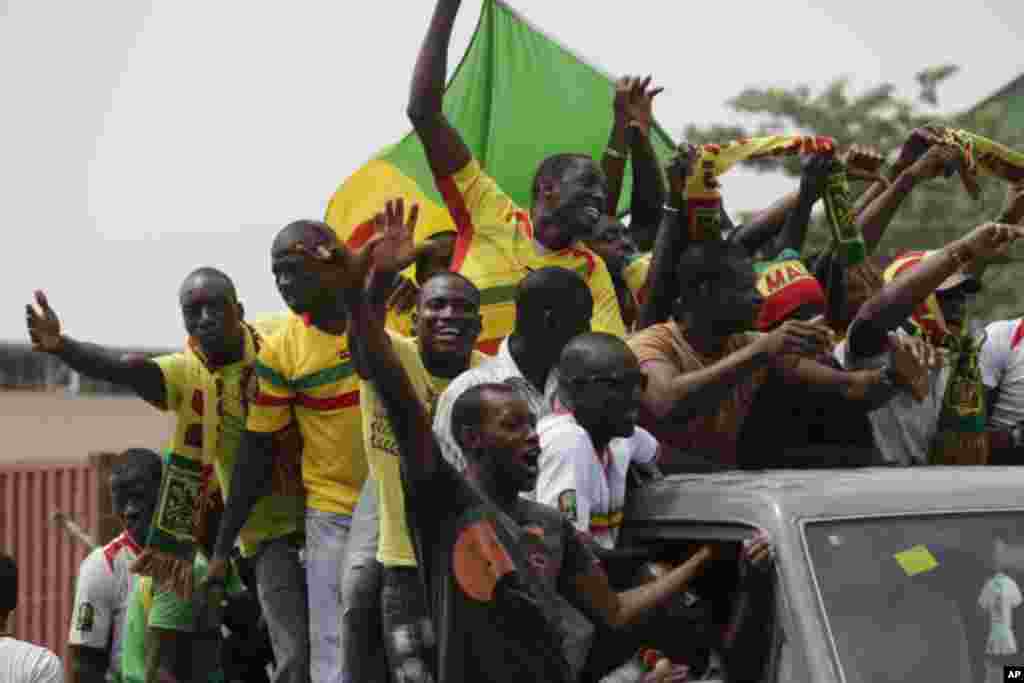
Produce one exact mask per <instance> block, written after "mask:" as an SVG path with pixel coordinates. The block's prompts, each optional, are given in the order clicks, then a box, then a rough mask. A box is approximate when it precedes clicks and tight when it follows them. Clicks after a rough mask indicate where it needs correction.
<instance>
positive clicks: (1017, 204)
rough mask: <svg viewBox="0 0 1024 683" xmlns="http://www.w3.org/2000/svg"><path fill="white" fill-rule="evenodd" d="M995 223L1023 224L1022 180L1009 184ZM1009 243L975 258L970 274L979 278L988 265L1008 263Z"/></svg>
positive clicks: (1023, 190)
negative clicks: (998, 250)
mask: <svg viewBox="0 0 1024 683" xmlns="http://www.w3.org/2000/svg"><path fill="white" fill-rule="evenodd" d="M996 223H1006V224H1007V225H1024V182H1022V183H1017V184H1016V185H1010V186H1009V187H1007V191H1006V205H1005V206H1004V207H1003V210H1002V211H1001V212H1000V213H999V217H998V218H996ZM1008 250H1009V245H1006V248H1005V249H1003V250H1001V251H1000V252H999V253H997V254H993V255H992V256H991V257H989V258H985V259H975V260H974V262H973V263H972V264H971V274H972V275H973V276H974V277H975V278H977V279H978V280H981V279H982V277H984V275H985V271H986V270H988V267H989V266H992V265H997V264H1006V263H1010V259H1009V254H1008Z"/></svg>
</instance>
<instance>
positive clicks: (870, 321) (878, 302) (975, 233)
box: [835, 223, 1024, 465]
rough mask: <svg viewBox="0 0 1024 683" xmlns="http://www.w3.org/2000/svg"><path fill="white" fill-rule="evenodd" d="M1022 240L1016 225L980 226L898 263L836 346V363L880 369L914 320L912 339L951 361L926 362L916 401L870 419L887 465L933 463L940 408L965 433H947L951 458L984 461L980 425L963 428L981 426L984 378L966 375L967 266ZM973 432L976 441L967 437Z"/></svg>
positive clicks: (911, 398)
mask: <svg viewBox="0 0 1024 683" xmlns="http://www.w3.org/2000/svg"><path fill="white" fill-rule="evenodd" d="M1022 236H1024V228H1022V227H1020V226H1015V225H1006V224H1002V223H986V224H984V225H981V226H978V227H977V228H975V229H974V230H972V231H971V232H970V233H968V234H967V235H965V236H964V237H960V238H958V239H955V240H953V241H951V242H949V243H948V244H946V245H945V246H944V247H942V248H941V249H938V250H936V251H934V252H930V253H921V252H917V253H913V254H910V255H907V256H905V257H903V258H902V259H899V260H897V262H895V263H894V264H893V265H892V266H890V268H889V269H888V274H889V276H890V277H889V282H888V283H887V284H886V286H885V288H884V289H882V291H880V292H879V293H878V294H876V295H875V296H874V297H873V298H871V299H870V300H869V301H868V302H867V303H865V304H864V306H863V307H862V308H861V309H860V312H859V313H858V314H857V317H856V318H855V319H854V321H853V324H852V325H850V333H849V336H848V338H847V339H846V341H844V342H843V343H842V344H840V345H839V346H838V347H837V348H836V352H835V353H836V358H838V359H839V360H840V362H842V363H843V365H844V366H845V367H847V368H866V367H867V368H871V367H878V366H879V365H884V364H886V363H889V362H891V361H890V357H891V353H892V348H893V345H894V343H895V342H896V341H898V340H899V339H901V338H903V337H906V336H909V334H910V333H908V332H907V331H906V330H904V329H902V328H903V327H904V325H906V324H907V322H908V320H911V319H912V320H913V321H914V326H915V327H916V331H917V334H919V336H920V337H922V338H924V339H925V340H926V341H927V342H928V343H929V344H930V345H931V346H932V347H941V348H944V349H945V351H946V352H948V355H949V360H951V361H953V362H952V363H947V362H946V359H942V358H939V359H938V361H939V362H929V363H928V367H927V368H926V370H925V372H924V374H923V377H922V379H923V381H922V382H921V388H920V389H919V390H918V391H917V392H916V393H915V395H906V396H900V397H897V398H896V399H895V400H894V401H892V402H891V403H889V404H888V405H886V406H883V407H881V408H879V409H878V410H875V411H874V412H872V413H871V415H870V417H871V422H872V427H873V429H874V433H875V441H876V442H877V444H878V446H879V448H880V450H881V452H882V456H883V458H884V459H885V460H886V461H887V462H889V463H892V464H899V465H914V464H918V465H920V464H927V463H928V462H929V461H932V460H935V459H936V457H935V456H933V449H934V448H935V446H936V436H937V435H938V434H939V431H940V429H939V428H940V417H941V415H942V413H943V411H944V408H945V407H948V408H953V409H955V410H956V412H957V413H959V414H960V415H961V416H962V417H965V418H967V419H966V420H965V421H964V422H963V423H961V426H962V427H965V428H964V429H953V430H951V433H952V432H958V434H957V439H956V440H957V441H958V442H959V443H958V444H956V445H954V446H953V450H955V451H959V453H958V454H957V455H956V458H955V459H957V460H959V461H962V462H964V463H968V462H973V463H975V464H981V463H983V462H984V461H985V460H986V459H987V455H985V454H987V446H988V444H987V436H986V435H985V434H983V429H982V428H983V427H984V425H983V424H981V425H978V427H979V429H977V430H973V429H967V428H966V427H967V426H968V425H967V422H969V421H970V420H971V418H972V417H976V418H977V419H978V420H983V419H984V413H985V411H984V399H985V396H984V388H983V384H982V381H983V378H982V377H980V376H979V377H973V376H972V373H971V372H970V370H972V369H977V351H978V349H977V346H978V340H977V339H975V335H974V334H973V332H972V331H971V330H969V329H966V328H965V324H966V322H967V321H966V310H967V302H968V300H969V298H970V297H971V296H972V295H973V294H975V293H977V292H978V290H979V289H980V283H979V282H978V280H977V279H975V278H974V277H973V276H972V275H971V268H972V266H974V265H975V264H976V263H978V262H982V261H986V260H990V259H992V258H993V257H994V256H995V255H997V254H999V253H1000V252H1001V251H1002V250H1003V249H1005V248H1006V246H1007V245H1008V244H1009V243H1012V242H1014V241H1015V240H1017V239H1020V238H1021V237H1022ZM933 295H934V299H933V298H932V297H933ZM929 301H932V302H933V304H932V305H928V304H927V302H929ZM922 306H923V307H924V308H922ZM954 382H956V383H957V384H958V385H959V386H960V388H959V389H958V390H957V391H956V392H952V393H951V394H950V395H948V396H947V386H949V385H952V383H954ZM972 433H974V434H977V435H978V438H977V439H973V438H971V437H970V436H967V435H969V434H972ZM953 450H951V451H950V454H951V455H950V456H949V457H953V456H952V453H953Z"/></svg>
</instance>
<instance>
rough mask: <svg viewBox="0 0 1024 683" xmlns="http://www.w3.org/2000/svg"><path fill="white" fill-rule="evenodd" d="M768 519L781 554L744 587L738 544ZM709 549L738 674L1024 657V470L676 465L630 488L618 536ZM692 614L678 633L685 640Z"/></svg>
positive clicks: (633, 544)
mask: <svg viewBox="0 0 1024 683" xmlns="http://www.w3.org/2000/svg"><path fill="white" fill-rule="evenodd" d="M758 529H763V530H765V531H767V532H768V534H769V536H770V538H771V539H772V541H773V543H774V546H775V562H774V563H773V566H771V567H770V568H769V570H767V572H766V574H767V578H766V579H765V580H763V581H762V582H760V583H756V582H755V583H754V584H750V585H746V586H745V585H744V583H743V581H742V580H741V578H742V577H740V576H739V575H738V567H739V566H740V563H739V562H738V560H737V559H736V558H737V557H738V553H737V550H738V546H739V544H740V543H741V542H742V541H744V540H746V539H749V538H751V537H752V536H753V535H754V533H756V531H757V530H758ZM699 544H713V545H714V546H716V547H717V548H719V549H720V551H719V552H717V553H716V559H715V560H714V561H713V562H712V563H711V565H710V566H709V567H708V568H707V569H706V571H705V572H704V576H702V577H700V578H699V579H698V580H696V581H695V582H694V590H695V592H696V593H698V594H699V593H704V594H705V596H704V597H703V598H702V596H700V595H697V596H690V597H689V598H688V599H689V600H690V601H691V602H692V601H693V600H696V599H705V600H706V601H710V603H711V608H710V609H709V610H707V613H708V614H709V615H710V617H709V618H710V619H711V620H712V623H711V624H710V628H711V630H712V632H716V633H720V634H721V633H723V632H729V631H730V629H731V632H729V633H728V637H730V638H734V641H733V645H732V647H731V648H726V647H725V645H724V643H725V642H727V641H724V640H723V637H724V636H722V637H717V638H712V639H710V640H707V639H704V640H706V642H708V648H709V649H711V650H721V651H720V652H716V653H715V657H716V658H717V657H718V655H719V654H722V655H723V658H724V659H725V660H726V661H725V665H724V669H726V670H727V672H728V673H729V675H728V676H723V677H724V678H725V679H726V680H756V681H801V682H802V681H807V682H810V681H814V682H816V683H825V682H829V683H831V682H835V683H881V682H883V681H910V680H947V681H953V680H956V681H984V680H1003V679H1002V675H1003V666H1005V665H1008V664H1024V656H1020V654H1019V651H1018V648H1019V647H1020V645H1019V643H1018V641H1017V639H1016V636H1015V628H1014V627H1015V624H1014V620H1013V616H1014V610H1015V609H1016V608H1017V607H1018V606H1020V604H1021V590H1020V588H1019V586H1020V585H1022V584H1021V583H1020V582H1022V581H1024V469H1022V468H1014V467H1007V468H999V467H928V468H864V469H855V470H834V469H833V470H820V471H815V470H801V471H784V470H779V471H764V472H725V473H710V474H696V475H676V476H672V477H667V478H665V479H662V480H660V481H657V482H654V483H652V484H649V485H648V486H646V487H644V488H642V489H639V490H637V491H635V492H634V493H633V494H632V495H631V500H630V504H629V509H628V513H627V515H626V522H625V526H624V528H623V533H622V536H621V538H620V543H619V545H620V547H626V548H635V549H637V550H638V554H643V553H646V556H648V557H658V558H663V559H668V560H669V561H670V562H681V561H683V560H685V559H686V556H687V555H688V554H692V552H693V551H694V549H695V548H696V547H697V546H698V545H699ZM741 604H742V605H745V606H746V609H747V612H748V613H747V614H746V616H745V617H744V619H743V621H742V622H741V623H740V624H737V623H735V621H736V615H737V614H738V613H739V612H740V605H741ZM1021 616H1022V617H1024V614H1022V615H1021ZM691 621H692V620H687V619H680V620H678V621H677V623H676V624H674V625H672V626H671V627H669V628H671V629H675V630H678V633H679V637H680V638H687V637H689V635H688V634H689V633H690V632H691V631H692V629H693V624H692V623H691ZM665 626H666V625H663V628H665ZM737 628H739V630H740V633H739V634H737V633H736V629H737ZM673 632H674V631H673ZM737 635H739V636H740V637H738V638H737V637H736V636H737ZM701 640H702V639H701V638H699V637H698V638H697V641H701ZM726 649H728V650H729V652H728V654H727V656H726V655H725V654H724V653H725V650H726ZM698 668H699V669H706V667H703V666H701V667H698ZM730 669H731V672H729V671H728V670H730ZM709 675H718V674H716V673H715V672H711V673H710V674H709ZM700 676H701V673H700V671H697V676H696V677H695V678H694V679H695V680H700ZM705 680H712V679H711V678H705Z"/></svg>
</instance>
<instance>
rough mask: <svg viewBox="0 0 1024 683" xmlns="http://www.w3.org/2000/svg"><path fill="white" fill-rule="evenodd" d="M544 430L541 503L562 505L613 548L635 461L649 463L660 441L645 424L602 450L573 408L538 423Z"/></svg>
mask: <svg viewBox="0 0 1024 683" xmlns="http://www.w3.org/2000/svg"><path fill="white" fill-rule="evenodd" d="M537 433H538V435H539V436H540V447H541V455H540V474H539V475H538V477H537V488H536V491H535V495H536V500H537V502H538V503H543V504H544V505H550V506H552V507H555V508H558V509H559V510H560V511H561V512H562V514H564V515H565V516H566V517H567V518H568V519H569V521H570V522H572V523H573V525H574V526H575V527H576V528H577V529H578V530H579V531H582V532H583V533H586V534H589V535H590V536H591V537H593V539H594V540H595V541H597V543H598V544H599V545H600V546H601V547H603V548H608V549H611V548H614V547H615V541H616V540H617V539H618V536H619V529H620V528H621V526H622V508H623V506H624V505H625V502H626V473H627V471H628V470H629V465H630V463H634V462H636V463H641V464H648V463H651V462H653V461H654V459H655V458H656V457H657V455H658V441H657V439H655V438H654V437H653V436H651V433H650V432H648V431H647V430H646V429H643V428H642V427H637V428H636V430H635V431H634V432H633V435H632V436H630V437H628V438H624V439H622V438H619V439H612V440H611V442H609V444H608V447H607V448H606V449H605V452H604V453H601V454H598V453H597V451H595V450H594V444H593V442H592V441H591V440H590V436H589V435H588V434H587V432H586V431H585V430H584V429H583V427H581V426H580V425H579V423H578V422H576V418H575V417H573V416H572V415H570V414H568V413H561V414H552V415H548V416H547V417H545V418H544V419H542V420H541V421H540V423H539V424H538V425H537Z"/></svg>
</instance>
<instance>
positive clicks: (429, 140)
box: [406, 0, 472, 178]
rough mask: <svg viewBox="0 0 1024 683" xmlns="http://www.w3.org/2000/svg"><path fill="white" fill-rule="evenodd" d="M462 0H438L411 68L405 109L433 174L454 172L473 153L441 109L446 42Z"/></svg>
mask: <svg viewBox="0 0 1024 683" xmlns="http://www.w3.org/2000/svg"><path fill="white" fill-rule="evenodd" d="M460 4H461V0H438V2H437V5H436V6H435V8H434V15H433V17H432V18H431V20H430V27H429V28H428V29H427V36H426V38H425V39H424V40H423V45H422V46H421V47H420V53H419V57H417V59H416V67H415V69H414V70H413V76H412V88H411V90H410V93H409V104H408V107H407V109H406V113H407V115H408V116H409V120H410V121H411V122H412V125H413V128H414V129H415V130H416V134H417V135H418V136H419V138H420V141H421V142H422V143H423V148H424V150H425V151H426V154H427V161H428V162H429V163H430V169H431V170H432V171H433V173H434V177H435V178H446V177H448V176H450V175H453V174H454V173H456V172H457V171H459V170H460V169H462V168H463V167H464V166H465V165H466V164H468V163H469V161H470V159H471V158H472V155H471V154H470V151H469V148H468V147H466V143H465V142H464V141H463V139H462V136H461V135H459V132H458V131H457V130H455V128H454V127H453V126H452V125H451V123H449V121H448V119H447V118H446V117H445V115H444V111H443V110H442V106H441V105H442V102H443V100H444V81H445V75H446V70H447V68H448V44H449V43H450V42H451V37H452V28H453V26H454V25H455V16H456V14H458V12H459V5H460Z"/></svg>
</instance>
